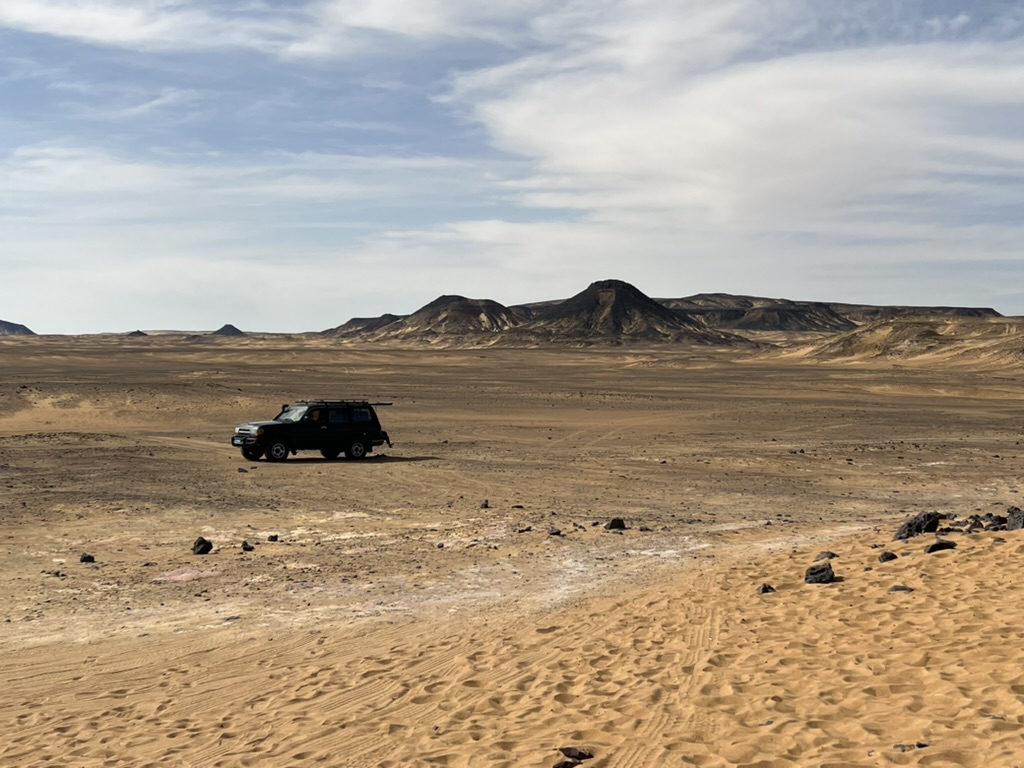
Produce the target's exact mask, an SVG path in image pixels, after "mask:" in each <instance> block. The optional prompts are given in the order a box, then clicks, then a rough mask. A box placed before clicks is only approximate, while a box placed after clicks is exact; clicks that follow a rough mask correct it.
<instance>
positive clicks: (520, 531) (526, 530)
mask: <svg viewBox="0 0 1024 768" xmlns="http://www.w3.org/2000/svg"><path fill="white" fill-rule="evenodd" d="M532 530H533V526H532V525H528V526H526V527H525V528H517V529H516V533H529V532H530V531H532Z"/></svg>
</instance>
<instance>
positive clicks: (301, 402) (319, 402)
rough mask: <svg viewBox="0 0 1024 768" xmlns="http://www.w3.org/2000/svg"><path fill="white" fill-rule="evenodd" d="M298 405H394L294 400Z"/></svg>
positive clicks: (318, 399)
mask: <svg viewBox="0 0 1024 768" xmlns="http://www.w3.org/2000/svg"><path fill="white" fill-rule="evenodd" d="M295 402H296V403H298V404H300V405H394V403H375V402H370V401H369V400H325V399H323V398H319V397H318V398H315V399H312V400H296V401H295Z"/></svg>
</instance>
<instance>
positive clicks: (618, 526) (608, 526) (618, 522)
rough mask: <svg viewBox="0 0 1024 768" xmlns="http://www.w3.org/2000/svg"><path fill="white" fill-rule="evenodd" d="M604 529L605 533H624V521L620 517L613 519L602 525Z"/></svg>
mask: <svg viewBox="0 0 1024 768" xmlns="http://www.w3.org/2000/svg"><path fill="white" fill-rule="evenodd" d="M604 528H605V530H606V531H624V530H626V521H625V520H623V519H622V518H621V517H613V518H612V519H611V520H609V521H608V522H607V523H605V524H604Z"/></svg>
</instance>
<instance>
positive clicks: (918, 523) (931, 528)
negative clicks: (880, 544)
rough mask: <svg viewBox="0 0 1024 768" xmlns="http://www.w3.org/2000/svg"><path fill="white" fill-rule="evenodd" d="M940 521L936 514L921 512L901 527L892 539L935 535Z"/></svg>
mask: <svg viewBox="0 0 1024 768" xmlns="http://www.w3.org/2000/svg"><path fill="white" fill-rule="evenodd" d="M941 519H942V518H941V516H940V515H939V513H938V512H922V513H921V514H919V515H915V516H914V517H912V518H910V519H909V520H907V521H906V522H905V523H904V524H903V525H901V526H900V529H899V530H898V531H896V535H895V536H893V539H909V538H911V537H912V536H920V535H921V534H922V533H935V531H937V530H938V529H939V520H941Z"/></svg>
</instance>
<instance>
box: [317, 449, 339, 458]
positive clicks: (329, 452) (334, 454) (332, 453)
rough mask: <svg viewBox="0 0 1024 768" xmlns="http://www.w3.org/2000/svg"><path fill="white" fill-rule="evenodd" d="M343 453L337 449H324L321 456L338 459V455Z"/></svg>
mask: <svg viewBox="0 0 1024 768" xmlns="http://www.w3.org/2000/svg"><path fill="white" fill-rule="evenodd" d="M339 453H341V451H339V450H338V449H337V448H323V449H321V451H320V455H321V456H323V457H324V458H325V459H336V458H338V454H339Z"/></svg>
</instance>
